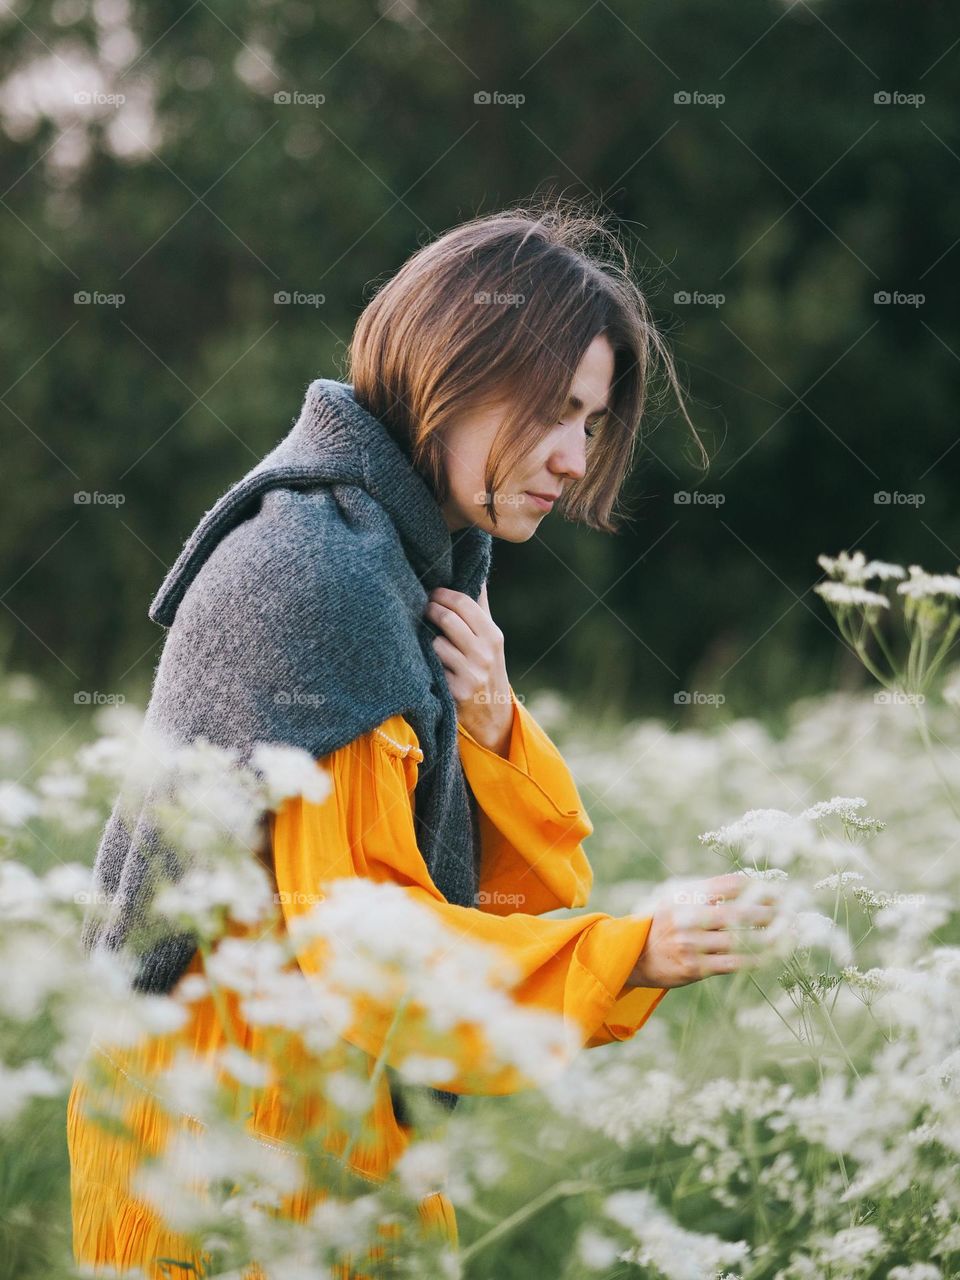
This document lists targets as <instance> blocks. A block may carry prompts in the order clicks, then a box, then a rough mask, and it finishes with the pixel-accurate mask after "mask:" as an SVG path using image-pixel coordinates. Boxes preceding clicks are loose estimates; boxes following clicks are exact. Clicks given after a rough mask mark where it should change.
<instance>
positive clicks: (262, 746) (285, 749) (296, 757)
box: [250, 742, 332, 809]
mask: <svg viewBox="0 0 960 1280" xmlns="http://www.w3.org/2000/svg"><path fill="white" fill-rule="evenodd" d="M250 763H251V765H252V766H253V768H255V769H258V770H260V771H262V773H263V775H264V782H265V785H266V790H267V798H268V804H269V807H270V808H274V809H275V808H277V807H278V806H279V805H280V804H282V802H283V801H284V800H286V799H288V798H290V797H293V796H303V797H304V799H306V800H310V801H312V802H313V803H314V804H320V803H321V802H322V801H324V800H326V798H327V796H328V795H329V794H330V792H331V790H332V783H331V781H330V773H329V771H328V770H327V769H325V768H323V767H322V766H321V765H319V764H318V763H317V761H316V760H315V759H314V758H313V756H311V754H310V752H309V751H303V750H301V749H300V748H299V747H290V746H283V745H279V744H277V743H268V742H258V743H257V744H256V745H255V747H254V750H253V753H252V754H251V757H250Z"/></svg>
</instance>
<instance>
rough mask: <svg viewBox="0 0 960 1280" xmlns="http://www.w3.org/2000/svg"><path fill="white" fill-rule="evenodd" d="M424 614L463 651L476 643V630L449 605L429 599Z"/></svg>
mask: <svg viewBox="0 0 960 1280" xmlns="http://www.w3.org/2000/svg"><path fill="white" fill-rule="evenodd" d="M425 616H426V617H427V618H429V619H430V621H431V622H432V623H433V624H434V626H435V627H438V628H439V629H440V630H441V631H442V632H443V633H444V635H445V636H446V637H447V638H448V639H449V640H451V641H452V642H453V643H454V644H456V646H457V647H458V648H459V649H461V650H462V651H463V652H467V651H469V650H470V649H471V648H472V646H473V645H474V644H475V643H476V640H477V635H476V632H475V631H474V630H473V628H472V627H471V626H470V625H469V623H467V622H466V621H464V619H463V617H462V615H461V614H460V613H459V612H458V611H457V610H456V609H453V608H452V607H450V606H449V605H446V604H440V603H439V602H437V601H430V603H429V604H428V605H427V608H426V611H425Z"/></svg>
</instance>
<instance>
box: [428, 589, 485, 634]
mask: <svg viewBox="0 0 960 1280" xmlns="http://www.w3.org/2000/svg"><path fill="white" fill-rule="evenodd" d="M430 599H431V602H432V603H433V604H434V605H439V606H441V607H442V608H443V609H446V610H449V611H450V612H451V613H452V614H454V615H455V616H456V617H458V618H461V619H462V620H463V621H464V622H465V623H466V624H467V626H469V627H470V629H471V631H473V632H475V633H476V634H478V635H479V634H480V632H482V630H483V628H484V625H485V623H486V614H485V613H484V611H483V609H481V607H480V605H479V604H478V603H477V602H476V600H471V599H470V597H469V596H468V595H465V594H464V592H462V591H452V590H451V589H450V588H449V587H437V589H436V590H435V591H432V592H431V593H430Z"/></svg>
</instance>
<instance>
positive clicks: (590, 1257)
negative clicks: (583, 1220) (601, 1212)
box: [577, 1226, 620, 1271]
mask: <svg viewBox="0 0 960 1280" xmlns="http://www.w3.org/2000/svg"><path fill="white" fill-rule="evenodd" d="M619 1253H620V1246H619V1245H618V1244H617V1242H616V1241H615V1240H611V1239H610V1237H609V1236H605V1235H602V1234H601V1233H600V1232H599V1231H597V1230H595V1229H594V1228H593V1227H590V1226H587V1227H584V1228H583V1229H582V1230H581V1232H580V1234H579V1236H578V1237H577V1256H578V1258H579V1259H580V1261H581V1262H582V1263H583V1265H584V1266H585V1267H586V1268H587V1269H588V1270H589V1271H606V1269H607V1268H608V1267H611V1266H612V1265H613V1263H614V1262H616V1260H617V1257H618V1255H619Z"/></svg>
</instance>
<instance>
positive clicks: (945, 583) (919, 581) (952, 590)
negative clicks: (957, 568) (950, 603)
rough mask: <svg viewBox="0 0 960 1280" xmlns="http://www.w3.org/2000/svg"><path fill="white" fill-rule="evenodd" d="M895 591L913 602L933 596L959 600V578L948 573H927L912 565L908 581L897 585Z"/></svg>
mask: <svg viewBox="0 0 960 1280" xmlns="http://www.w3.org/2000/svg"><path fill="white" fill-rule="evenodd" d="M897 591H898V592H899V593H900V595H904V596H910V597H911V598H912V599H914V600H923V599H929V598H931V597H933V596H952V597H953V598H954V599H957V598H960V577H957V576H955V575H954V574H949V573H927V572H926V570H924V569H922V568H921V567H920V565H918V564H912V565H911V566H910V578H909V581H907V582H901V583H899V584H898V586H897Z"/></svg>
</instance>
